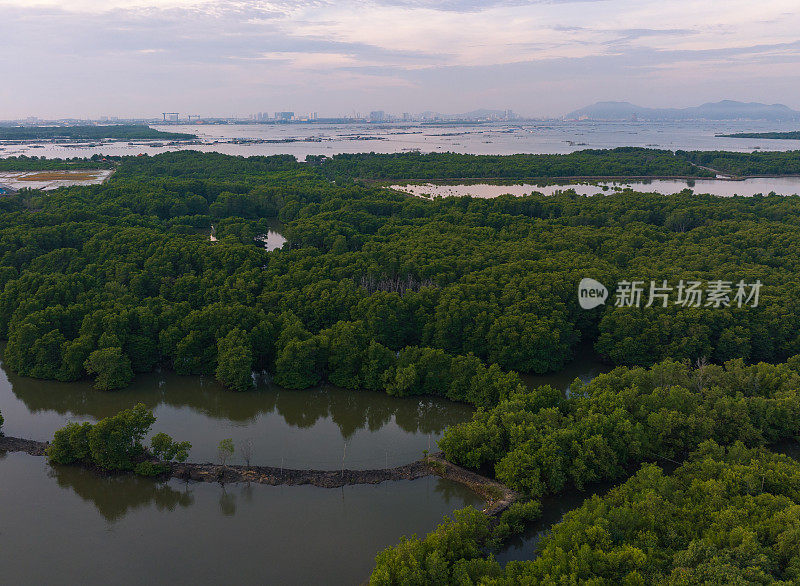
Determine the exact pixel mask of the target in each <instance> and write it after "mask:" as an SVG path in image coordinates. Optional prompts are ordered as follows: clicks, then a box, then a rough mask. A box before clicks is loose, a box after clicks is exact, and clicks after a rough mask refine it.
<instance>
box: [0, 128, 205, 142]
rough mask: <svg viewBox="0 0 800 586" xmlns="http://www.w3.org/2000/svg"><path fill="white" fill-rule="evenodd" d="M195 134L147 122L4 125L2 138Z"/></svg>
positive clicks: (127, 137)
mask: <svg viewBox="0 0 800 586" xmlns="http://www.w3.org/2000/svg"><path fill="white" fill-rule="evenodd" d="M196 138H197V135H195V134H188V133H184V132H163V131H161V130H156V129H154V128H150V127H149V126H147V125H144V124H113V125H103V126H94V125H88V126H0V141H2V140H11V141H38V140H102V139H111V140H153V139H163V140H194V139H196Z"/></svg>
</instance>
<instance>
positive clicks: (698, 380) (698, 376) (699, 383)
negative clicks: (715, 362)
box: [694, 356, 709, 392]
mask: <svg viewBox="0 0 800 586" xmlns="http://www.w3.org/2000/svg"><path fill="white" fill-rule="evenodd" d="M708 364H709V363H708V359H707V358H706V357H705V356H702V357H700V358H698V359H697V361H696V362H695V364H694V385H695V388H696V389H697V391H698V392H700V391H702V390H703V389H704V388H705V384H706V369H707V367H708Z"/></svg>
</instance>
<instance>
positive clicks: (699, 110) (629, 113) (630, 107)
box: [565, 100, 800, 121]
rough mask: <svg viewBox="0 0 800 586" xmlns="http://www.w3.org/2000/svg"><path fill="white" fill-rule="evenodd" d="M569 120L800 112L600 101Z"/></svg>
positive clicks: (779, 107)
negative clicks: (678, 106) (658, 106)
mask: <svg viewBox="0 0 800 586" xmlns="http://www.w3.org/2000/svg"><path fill="white" fill-rule="evenodd" d="M565 118H567V119H569V120H578V119H590V120H631V119H633V118H638V119H640V120H701V119H702V120H773V121H795V120H800V112H798V111H797V110H792V109H791V108H789V107H788V106H784V105H783V104H759V103H757V102H747V103H745V102H735V101H733V100H723V101H721V102H715V103H709V104H703V105H702V106H696V107H694V108H643V107H641V106H637V105H635V104H631V103H629V102H597V103H596V104H593V105H591V106H587V107H585V108H581V109H580V110H575V111H574V112H570V113H569V114H567V115H566V116H565Z"/></svg>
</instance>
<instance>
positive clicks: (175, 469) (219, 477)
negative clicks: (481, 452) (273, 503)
mask: <svg viewBox="0 0 800 586" xmlns="http://www.w3.org/2000/svg"><path fill="white" fill-rule="evenodd" d="M47 446H48V444H47V443H45V442H37V441H33V440H27V439H22V438H16V437H8V436H0V451H4V452H25V453H27V454H30V455H32V456H44V455H45V451H46V450H47ZM431 475H437V476H441V477H442V478H446V479H448V480H452V481H454V482H458V483H460V484H463V485H464V486H466V487H468V488H469V489H470V490H472V491H473V492H475V493H476V494H478V495H480V496H481V497H482V498H483V499H485V500H486V507H485V508H484V513H486V514H487V515H498V514H499V513H501V512H503V511H504V510H505V509H506V508H508V506H509V505H511V503H513V502H514V501H515V500H517V498H518V495H517V494H516V493H515V492H514V491H512V490H511V489H510V488H508V487H507V486H505V485H503V484H500V483H499V482H497V481H496V480H492V479H491V478H487V477H485V476H481V475H480V474H477V473H475V472H472V471H471V470H467V469H466V468H462V467H460V466H456V465H455V464H453V463H451V462H448V461H447V460H445V458H444V457H443V456H442V455H441V454H433V455H429V456H426V457H425V458H423V459H422V460H417V461H416V462H411V463H410V464H405V465H403V466H397V467H395V468H380V469H376V470H347V469H342V470H295V469H292V468H276V467H273V466H238V465H232V466H222V465H219V464H211V463H207V464H196V463H188V462H187V463H182V464H177V463H173V464H170V469H169V472H168V473H167V476H168V477H169V478H177V479H180V480H191V481H194V482H222V483H233V482H253V483H256V484H269V485H272V486H276V485H280V484H286V485H303V484H308V485H311V486H319V487H322V488H338V487H341V486H349V485H354V484H380V483H381V482H388V481H393V480H415V479H417V478H423V477H425V476H431Z"/></svg>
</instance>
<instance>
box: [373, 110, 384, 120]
mask: <svg viewBox="0 0 800 586" xmlns="http://www.w3.org/2000/svg"><path fill="white" fill-rule="evenodd" d="M385 120H386V112H384V111H383V110H373V111H372V112H370V113H369V121H370V122H384V121H385Z"/></svg>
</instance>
